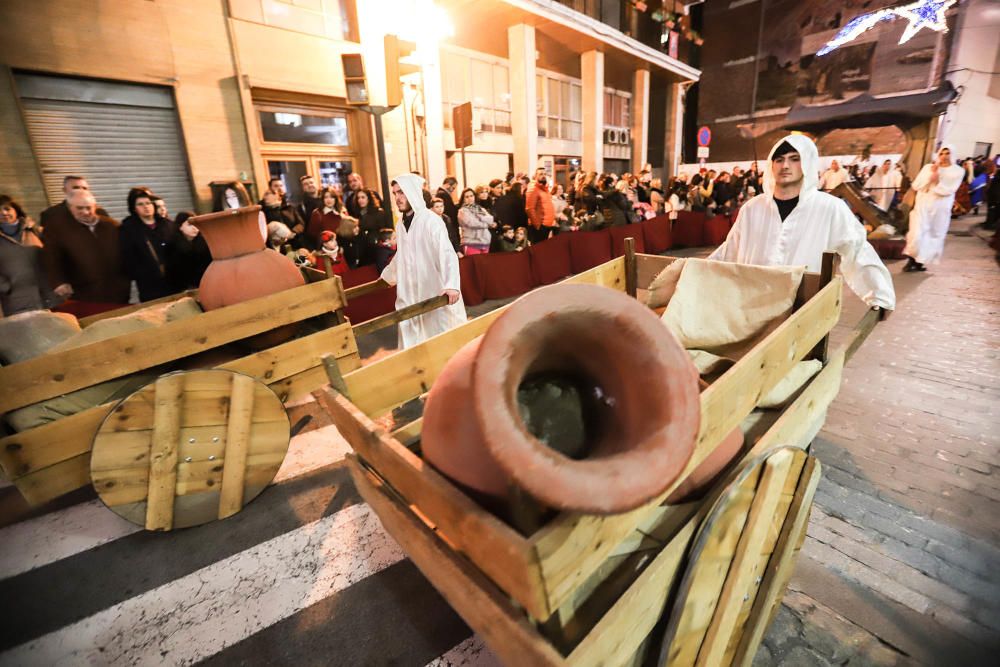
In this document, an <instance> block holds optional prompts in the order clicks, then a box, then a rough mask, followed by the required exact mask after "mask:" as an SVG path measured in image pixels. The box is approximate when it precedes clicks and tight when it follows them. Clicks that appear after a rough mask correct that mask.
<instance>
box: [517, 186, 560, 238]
mask: <svg viewBox="0 0 1000 667" xmlns="http://www.w3.org/2000/svg"><path fill="white" fill-rule="evenodd" d="M524 208H525V211H526V212H527V214H528V241H530V242H531V243H538V242H539V241H544V240H545V239H547V238H549V236H550V235H551V234H552V231H553V230H554V229H556V213H555V208H554V206H553V205H552V194H551V193H550V192H549V180H548V176H547V175H546V174H545V170H544V169H541V168H540V169H538V170H537V171H535V180H534V181H533V182H532V183H531V185H529V186H528V194H527V195H526V196H525V202H524Z"/></svg>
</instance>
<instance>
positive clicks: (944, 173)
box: [903, 146, 965, 264]
mask: <svg viewBox="0 0 1000 667" xmlns="http://www.w3.org/2000/svg"><path fill="white" fill-rule="evenodd" d="M941 148H948V149H949V150H951V155H952V158H954V155H955V151H954V150H952V149H951V146H942V147H941ZM941 148H939V149H938V152H939V153H940V151H941ZM938 159H939V158H935V162H937V161H938ZM932 173H933V172H932V169H931V165H930V164H925V165H924V167H923V169H921V170H920V173H919V174H917V177H916V178H915V179H913V185H912V187H913V189H914V190H915V191H916V192H917V198H916V202H915V203H914V205H913V210H912V211H910V229H909V231H908V232H907V233H906V248H904V249H903V254H905V255H909V256H910V257H912V258H913V259H915V260H917V261H918V262H920V263H921V264H936V263H937V262H939V261H941V255H942V254H943V253H944V238H945V236H947V234H948V227H949V226H950V225H951V207H952V205H953V204H954V203H955V192H956V191H958V188H959V187H960V186H961V185H962V179H963V178H965V170H964V169H962V168H961V167H959V166H958V165H957V164H954V163H952V164H951V165H950V166H947V167H940V166H939V167H938V182H937V183H933V184H932V183H931V174H932Z"/></svg>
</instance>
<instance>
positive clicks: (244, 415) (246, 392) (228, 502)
mask: <svg viewBox="0 0 1000 667" xmlns="http://www.w3.org/2000/svg"><path fill="white" fill-rule="evenodd" d="M256 384H257V383H256V382H255V381H254V379H253V378H252V377H250V376H249V375H241V374H236V375H233V390H232V397H231V399H230V402H229V423H228V424H227V426H226V455H225V459H224V460H223V469H222V490H221V492H220V495H219V518H220V519H225V518H226V517H228V516H232V515H234V514H236V513H237V512H239V511H240V510H241V509H243V479H244V475H245V472H246V463H247V450H248V448H249V445H250V423H251V421H252V420H253V418H254V387H255V386H256ZM281 458H282V459H283V458H284V453H282V456H281ZM279 465H280V461H279Z"/></svg>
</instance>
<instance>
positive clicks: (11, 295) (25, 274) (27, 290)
mask: <svg viewBox="0 0 1000 667" xmlns="http://www.w3.org/2000/svg"><path fill="white" fill-rule="evenodd" d="M20 225H21V228H20V230H19V231H18V233H17V234H15V235H14V236H7V235H6V234H4V233H2V232H0V311H2V312H0V316H2V317H6V316H8V315H14V314H15V313H23V312H25V311H28V310H41V309H43V308H51V307H52V306H54V305H56V304H57V303H58V302H59V300H60V299H59V297H57V296H56V295H55V294H54V293H53V292H52V289H51V288H50V287H49V281H48V279H47V278H46V277H45V268H44V267H43V266H42V240H41V238H40V237H39V236H38V233H37V232H36V230H35V227H34V225H32V224H29V223H26V222H25V221H24V220H21V221H20Z"/></svg>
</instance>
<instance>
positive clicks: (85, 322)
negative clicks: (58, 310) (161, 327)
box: [78, 289, 198, 329]
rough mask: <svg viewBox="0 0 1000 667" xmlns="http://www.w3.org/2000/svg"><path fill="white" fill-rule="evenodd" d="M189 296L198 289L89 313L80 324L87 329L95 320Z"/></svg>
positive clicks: (80, 320)
mask: <svg viewBox="0 0 1000 667" xmlns="http://www.w3.org/2000/svg"><path fill="white" fill-rule="evenodd" d="M186 296H189V297H191V298H197V297H198V290H196V289H189V290H186V291H184V292H178V293H177V294H171V295H169V296H165V297H161V298H159V299H153V300H152V301H143V302H142V303H133V304H132V305H130V306H123V307H121V308H116V309H114V310H108V311H105V312H103V313H97V314H96V315H88V316H87V317H81V318H80V319H79V320H78V324H79V325H80V327H81V328H82V329H86V328H87V327H89V326H90V325H91V324H93V323H94V322H100V321H101V320H107V319H110V318H112V317H121V316H122V315H128V314H129V313H134V312H135V311H137V310H142V309H144V308H149V307H150V306H159V305H162V304H165V303H173V302H174V301H180V300H181V299H183V298H184V297H186Z"/></svg>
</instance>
